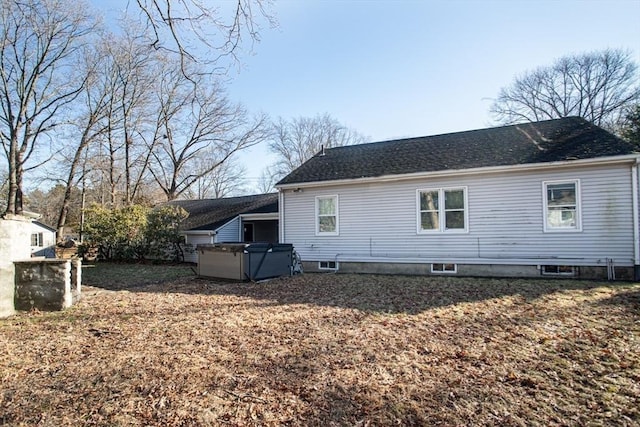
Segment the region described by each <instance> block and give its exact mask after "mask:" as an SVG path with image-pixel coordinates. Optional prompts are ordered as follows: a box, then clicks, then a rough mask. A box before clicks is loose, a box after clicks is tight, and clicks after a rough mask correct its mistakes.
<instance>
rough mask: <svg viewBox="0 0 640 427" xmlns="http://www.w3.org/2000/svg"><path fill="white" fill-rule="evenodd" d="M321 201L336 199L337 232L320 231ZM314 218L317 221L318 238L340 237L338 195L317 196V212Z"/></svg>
mask: <svg viewBox="0 0 640 427" xmlns="http://www.w3.org/2000/svg"><path fill="white" fill-rule="evenodd" d="M321 199H335V201H336V231H320V221H319V220H320V216H319V215H318V204H319V201H320V200H321ZM313 217H314V218H315V221H316V236H338V235H340V199H339V197H338V195H337V194H335V195H326V196H316V203H315V211H314V214H313Z"/></svg>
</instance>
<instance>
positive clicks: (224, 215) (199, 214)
mask: <svg viewBox="0 0 640 427" xmlns="http://www.w3.org/2000/svg"><path fill="white" fill-rule="evenodd" d="M168 204H170V205H174V206H180V207H182V208H183V209H184V210H186V211H187V212H189V217H188V218H187V219H185V220H184V222H183V223H182V226H181V228H182V229H183V230H215V229H217V228H218V227H220V226H222V225H224V224H226V223H227V222H229V221H231V220H232V219H233V218H235V217H237V216H238V215H240V214H248V213H273V212H278V194H277V193H270V194H255V195H252V196H240V197H227V198H222V199H201V200H174V201H172V202H169V203H168Z"/></svg>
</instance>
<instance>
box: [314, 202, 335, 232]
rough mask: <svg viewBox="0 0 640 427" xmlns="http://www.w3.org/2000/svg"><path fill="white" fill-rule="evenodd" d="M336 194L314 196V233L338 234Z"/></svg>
mask: <svg viewBox="0 0 640 427" xmlns="http://www.w3.org/2000/svg"><path fill="white" fill-rule="evenodd" d="M338 230H339V228H338V196H319V197H316V235H319V236H325V235H326V236H337V235H338Z"/></svg>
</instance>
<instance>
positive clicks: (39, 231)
mask: <svg viewBox="0 0 640 427" xmlns="http://www.w3.org/2000/svg"><path fill="white" fill-rule="evenodd" d="M55 244H56V229H55V228H53V227H49V226H48V225H46V224H44V223H42V222H40V221H37V220H34V221H31V256H43V257H47V258H55V251H54V246H55Z"/></svg>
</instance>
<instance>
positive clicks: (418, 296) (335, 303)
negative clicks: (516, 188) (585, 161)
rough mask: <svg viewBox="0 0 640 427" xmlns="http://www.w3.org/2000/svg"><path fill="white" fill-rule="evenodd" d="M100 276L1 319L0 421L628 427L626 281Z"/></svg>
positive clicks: (633, 358) (633, 371)
mask: <svg viewBox="0 0 640 427" xmlns="http://www.w3.org/2000/svg"><path fill="white" fill-rule="evenodd" d="M110 267H112V266H110ZM163 267H164V266H157V267H156V268H158V269H162V268H163ZM96 268H99V267H96ZM112 268H113V267H112ZM108 272H109V268H106V267H105V269H104V270H102V271H101V272H100V274H95V275H93V276H92V275H91V274H87V275H85V283H89V284H91V285H93V287H86V288H85V289H84V298H83V300H82V301H81V302H80V303H79V304H78V305H76V306H74V307H72V308H71V309H69V310H67V311H65V312H61V313H39V312H34V313H23V314H19V315H17V316H14V317H12V318H9V319H5V320H0V348H2V349H3V352H2V353H0V390H1V391H0V423H4V424H9V425H56V426H60V425H141V426H142V425H158V426H159V425H176V426H180V425H205V426H206V425H227V424H228V425H283V424H284V425H323V426H325V425H326V426H330V425H393V424H402V425H439V424H440V425H532V424H533V425H553V424H562V425H579V424H596V425H597V424H617V425H637V424H638V423H639V419H640V413H639V412H638V408H639V407H640V386H639V383H640V381H638V380H639V379H640V356H639V355H640V312H639V310H638V305H637V301H638V295H639V294H640V285H637V284H633V285H630V284H627V285H618V284H614V285H612V284H609V283H594V282H577V281H541V280H534V281H525V280H507V279H504V280H491V279H457V278H427V277H404V276H365V275H362V276H359V275H310V274H307V275H304V276H298V277H293V278H283V279H278V280H273V281H269V282H265V283H228V282H215V281H206V280H201V279H195V278H193V277H182V278H178V279H172V280H171V281H164V282H162V281H161V280H157V279H153V280H149V282H148V283H147V284H142V285H141V284H140V283H139V282H135V283H133V286H131V287H127V286H126V281H125V280H124V277H126V276H127V275H126V274H120V276H119V278H118V283H117V287H115V288H114V287H113V285H112V284H110V282H109V276H108ZM145 274H146V275H147V276H148V275H150V274H152V270H151V268H150V267H145ZM154 274H155V273H154ZM172 274H174V275H175V276H181V273H180V272H179V271H178V270H177V268H176V269H174V270H173V273H172ZM131 276H132V277H134V275H131ZM159 282H161V283H159ZM127 289H128V290H127Z"/></svg>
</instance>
